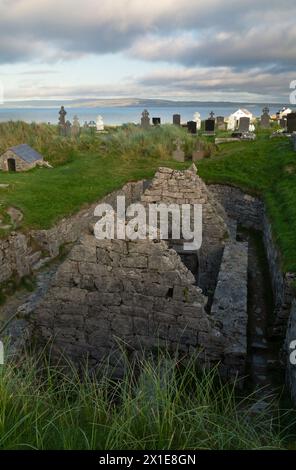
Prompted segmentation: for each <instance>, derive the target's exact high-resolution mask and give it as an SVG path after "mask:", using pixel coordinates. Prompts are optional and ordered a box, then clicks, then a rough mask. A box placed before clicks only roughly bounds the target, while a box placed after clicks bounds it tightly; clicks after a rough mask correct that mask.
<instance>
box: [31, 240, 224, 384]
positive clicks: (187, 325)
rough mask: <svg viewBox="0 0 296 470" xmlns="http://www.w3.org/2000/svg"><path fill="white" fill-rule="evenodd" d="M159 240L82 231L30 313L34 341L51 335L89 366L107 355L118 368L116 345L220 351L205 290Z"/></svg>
mask: <svg viewBox="0 0 296 470" xmlns="http://www.w3.org/2000/svg"><path fill="white" fill-rule="evenodd" d="M194 284H195V279H194V277H193V275H192V273H191V272H190V271H189V270H188V269H187V268H186V267H185V266H184V264H183V263H182V261H181V259H180V257H179V256H178V254H177V253H176V252H175V251H174V250H172V249H169V247H168V246H167V244H166V242H164V241H152V240H138V241H134V242H131V241H125V240H97V239H96V238H95V237H94V236H93V235H85V236H84V237H83V238H82V239H81V241H80V242H79V243H78V244H77V245H75V247H74V248H73V249H72V251H71V253H70V255H69V256H68V259H67V260H66V261H65V262H64V263H63V264H62V265H61V267H60V268H59V270H58V271H57V273H56V276H55V279H54V281H53V283H52V286H51V288H50V289H49V291H48V293H47V294H46V296H45V298H44V299H43V300H42V302H41V303H40V305H39V306H38V307H37V309H36V311H35V312H34V315H33V316H32V318H31V321H32V322H33V330H34V332H35V335H36V337H37V338H38V340H39V341H41V343H43V344H46V343H47V342H48V341H52V342H53V347H52V354H53V356H54V357H57V356H59V355H60V353H61V352H63V353H64V354H66V355H67V356H68V357H70V358H71V359H72V360H73V361H74V362H75V363H76V364H78V365H79V364H81V362H83V361H84V360H85V359H86V358H88V363H89V364H90V365H91V366H92V367H93V368H94V369H96V368H97V367H98V366H100V365H101V364H106V357H108V358H109V356H110V355H111V357H110V359H109V361H110V363H111V366H112V368H114V369H113V373H114V374H115V375H116V376H120V375H122V374H123V373H124V368H123V365H122V363H121V359H122V352H121V347H123V346H124V349H125V350H127V351H128V353H129V354H130V355H131V356H132V357H134V356H137V355H139V354H140V355H141V354H142V352H143V350H145V351H146V352H147V351H148V352H149V351H154V350H156V349H157V348H158V347H162V346H167V347H168V348H169V350H171V351H176V350H178V351H180V352H181V353H183V354H184V353H190V352H193V351H195V352H196V351H200V356H199V359H200V362H201V363H202V364H203V365H208V364H211V363H212V362H214V361H220V360H222V359H223V357H224V354H223V353H224V343H225V340H224V336H223V334H221V333H220V332H219V331H218V330H216V329H215V328H213V327H212V325H211V319H210V317H209V316H208V315H207V314H206V312H205V310H204V306H205V304H206V301H207V299H206V297H205V296H204V295H203V293H202V291H201V289H200V288H199V287H197V286H195V285H194Z"/></svg>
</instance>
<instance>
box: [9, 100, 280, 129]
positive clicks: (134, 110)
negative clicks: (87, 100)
mask: <svg viewBox="0 0 296 470" xmlns="http://www.w3.org/2000/svg"><path fill="white" fill-rule="evenodd" d="M263 107H264V105H263V104H248V105H247V104H245V103H244V104H240V103H233V104H225V103H215V104H213V103H212V104H210V105H209V104H204V105H203V104H198V105H196V106H191V105H190V106H189V105H188V106H178V105H177V104H176V106H174V105H173V106H150V107H147V109H148V111H149V113H150V117H151V118H152V117H160V118H161V122H162V123H163V124H164V123H172V116H173V114H180V115H181V121H182V122H187V121H190V120H191V119H193V115H194V113H196V112H199V113H200V115H201V118H202V119H206V118H207V117H208V116H209V113H210V112H211V111H213V112H214V113H215V115H216V116H224V117H227V116H229V115H230V114H232V113H233V112H235V111H236V110H237V109H238V108H246V109H248V110H249V111H250V112H251V113H252V114H253V115H254V116H257V117H259V116H260V115H261V114H262V108H263ZM65 108H66V111H67V116H66V119H69V120H70V121H72V120H73V117H74V116H75V115H77V116H78V118H79V121H80V123H81V124H83V123H84V122H85V121H87V122H89V121H96V118H97V116H98V115H101V116H102V117H103V120H104V124H105V125H121V124H125V123H135V124H137V123H139V122H140V120H141V113H142V111H143V105H142V106H141V107H140V106H117V107H115V106H114V107H111V106H108V107H89V108H84V107H79V108H74V107H73V108H72V107H70V108H67V107H65ZM280 108H281V105H279V104H273V105H270V106H269V109H270V113H271V114H275V113H276V112H277V111H279V109H280ZM58 112H59V108H53V107H48V108H40V107H36V108H29V107H26V108H6V107H5V105H2V106H0V122H4V121H18V120H21V121H25V122H28V123H31V122H36V123H40V122H46V123H51V124H56V123H57V122H58Z"/></svg>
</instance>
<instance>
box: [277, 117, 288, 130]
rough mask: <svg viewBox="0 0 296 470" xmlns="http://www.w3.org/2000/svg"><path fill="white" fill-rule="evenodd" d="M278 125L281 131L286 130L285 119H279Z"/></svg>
mask: <svg viewBox="0 0 296 470" xmlns="http://www.w3.org/2000/svg"><path fill="white" fill-rule="evenodd" d="M278 124H279V126H280V127H281V129H284V130H287V119H286V118H281V119H279V120H278Z"/></svg>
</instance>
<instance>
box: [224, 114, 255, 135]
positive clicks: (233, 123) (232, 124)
mask: <svg viewBox="0 0 296 470" xmlns="http://www.w3.org/2000/svg"><path fill="white" fill-rule="evenodd" d="M242 117H247V118H250V121H251V120H252V119H253V114H252V113H251V112H250V111H248V110H247V109H238V110H237V111H235V113H233V114H230V116H229V117H228V119H227V129H228V130H229V131H234V130H235V129H236V128H237V127H238V124H239V120H240V118H242Z"/></svg>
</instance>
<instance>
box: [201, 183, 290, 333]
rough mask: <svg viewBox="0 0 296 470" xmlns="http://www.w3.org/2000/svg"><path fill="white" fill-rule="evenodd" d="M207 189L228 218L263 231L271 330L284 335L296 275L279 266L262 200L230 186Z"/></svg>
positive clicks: (280, 261) (279, 259) (279, 256)
mask: <svg viewBox="0 0 296 470" xmlns="http://www.w3.org/2000/svg"><path fill="white" fill-rule="evenodd" d="M209 189H210V191H211V192H212V193H213V194H214V196H215V197H216V198H217V200H218V201H219V202H220V203H221V204H222V205H223V207H224V208H225V210H226V213H227V215H228V217H229V218H230V219H235V220H237V222H238V224H240V225H242V226H243V227H246V228H252V229H255V230H259V231H261V232H262V236H263V242H264V246H265V253H266V258H267V261H268V266H269V272H270V278H271V283H272V291H273V297H274V314H273V317H274V321H273V327H272V331H271V333H272V335H274V336H278V337H280V338H284V337H285V335H286V328H287V322H288V318H289V315H290V310H291V303H292V300H293V297H294V294H295V293H294V284H295V279H296V275H295V274H292V273H286V272H284V270H283V269H282V260H281V253H280V250H279V249H278V247H277V245H276V243H275V241H274V238H273V235H272V226H271V223H270V221H269V220H268V217H267V214H266V209H265V205H264V203H263V202H262V201H261V200H260V199H258V198H256V197H253V196H250V195H248V194H245V193H244V192H243V191H241V190H240V189H238V188H235V187H232V186H226V185H209Z"/></svg>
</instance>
